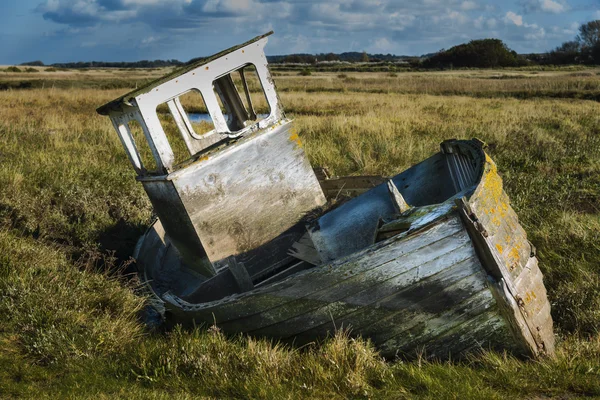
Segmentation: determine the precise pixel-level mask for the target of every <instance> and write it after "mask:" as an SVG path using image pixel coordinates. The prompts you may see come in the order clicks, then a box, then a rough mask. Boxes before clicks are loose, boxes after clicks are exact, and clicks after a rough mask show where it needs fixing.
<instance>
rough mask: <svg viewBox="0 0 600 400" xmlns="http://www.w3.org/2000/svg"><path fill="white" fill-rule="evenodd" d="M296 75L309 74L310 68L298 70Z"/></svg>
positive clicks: (310, 73)
mask: <svg viewBox="0 0 600 400" xmlns="http://www.w3.org/2000/svg"><path fill="white" fill-rule="evenodd" d="M298 75H300V76H311V75H312V72H311V71H310V69H308V68H305V69H303V70H302V71H300V72H298Z"/></svg>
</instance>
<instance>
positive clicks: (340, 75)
mask: <svg viewBox="0 0 600 400" xmlns="http://www.w3.org/2000/svg"><path fill="white" fill-rule="evenodd" d="M337 77H338V78H340V79H346V78H347V77H348V75H346V74H339V75H338V76H337Z"/></svg>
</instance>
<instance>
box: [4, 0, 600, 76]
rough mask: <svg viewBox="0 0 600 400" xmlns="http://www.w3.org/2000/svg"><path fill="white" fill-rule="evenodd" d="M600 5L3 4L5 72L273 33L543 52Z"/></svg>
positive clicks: (496, 0) (303, 42)
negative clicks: (489, 42) (480, 42)
mask: <svg viewBox="0 0 600 400" xmlns="http://www.w3.org/2000/svg"><path fill="white" fill-rule="evenodd" d="M593 19H600V0H506V1H501V0H486V1H484V0H346V1H344V0H329V1H323V2H318V1H312V0H287V1H286V0H0V35H1V36H0V38H1V40H0V64H5V65H6V64H19V63H22V62H27V61H33V60H41V61H43V62H44V63H46V64H51V63H56V62H75V61H137V60H155V59H178V60H181V61H187V60H189V59H191V58H194V57H201V56H207V55H210V54H213V53H216V52H218V51H220V50H223V49H225V48H227V47H230V46H233V45H235V44H238V43H242V42H245V41H246V40H249V39H251V38H253V37H254V36H257V35H260V34H263V33H265V32H268V31H270V30H274V31H275V35H273V36H271V37H270V38H269V43H268V45H267V48H266V52H267V54H268V55H276V54H290V53H328V52H335V53H341V52H345V51H367V52H369V53H384V54H387V53H391V54H397V55H421V54H426V53H431V52H435V51H438V50H440V49H444V48H446V49H447V48H450V47H452V46H454V45H457V44H460V43H464V42H467V41H469V40H472V39H482V38H499V39H502V40H503V41H504V42H505V43H506V44H507V45H508V46H509V47H510V48H512V49H513V50H516V51H517V52H519V53H531V52H544V51H547V50H550V49H552V48H554V47H556V46H558V45H560V44H561V43H563V42H565V41H567V40H572V39H573V38H574V37H575V36H576V35H577V28H578V27H579V26H580V25H581V24H582V23H584V22H587V21H590V20H593Z"/></svg>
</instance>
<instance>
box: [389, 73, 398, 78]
mask: <svg viewBox="0 0 600 400" xmlns="http://www.w3.org/2000/svg"><path fill="white" fill-rule="evenodd" d="M388 76H389V77H390V78H396V77H397V76H398V74H397V73H395V72H390V73H389V74H388Z"/></svg>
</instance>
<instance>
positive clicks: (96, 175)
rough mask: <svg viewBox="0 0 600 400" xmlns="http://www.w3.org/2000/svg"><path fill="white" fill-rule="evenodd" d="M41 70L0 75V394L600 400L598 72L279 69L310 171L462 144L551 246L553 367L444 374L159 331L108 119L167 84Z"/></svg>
mask: <svg viewBox="0 0 600 400" xmlns="http://www.w3.org/2000/svg"><path fill="white" fill-rule="evenodd" d="M40 69H41V70H42V71H41V72H37V73H33V72H30V73H7V72H0V88H1V89H4V90H3V91H0V160H1V164H0V187H1V188H2V190H0V313H1V315H3V317H4V318H3V321H2V322H1V323H0V397H3V398H4V397H17V396H25V397H69V396H70V397H94V398H98V397H100V398H102V397H104V398H109V397H110V398H113V397H123V398H172V397H182V398H193V397H196V396H213V397H217V398H221V397H241V398H244V397H276V398H296V397H310V398H314V397H318V398H335V397H365V398H368V397H374V398H403V397H413V396H414V397H424V398H453V397H456V398H506V397H510V398H519V397H521V398H531V397H540V398H543V397H544V396H563V397H564V398H571V397H577V396H585V395H596V396H599V395H600V338H599V337H598V329H599V327H600V107H599V105H598V103H597V102H596V101H594V100H598V99H600V76H599V75H598V70H595V69H584V70H579V69H578V70H571V69H568V68H564V69H559V70H556V71H531V70H502V71H487V70H486V71H478V70H468V71H467V70H465V71H450V72H431V73H424V72H410V73H397V74H395V75H390V73H344V74H338V73H312V75H310V76H300V75H298V73H297V72H282V71H279V72H276V73H275V80H276V84H277V86H278V89H279V90H280V97H281V98H282V102H283V105H284V107H285V109H286V112H287V114H288V115H289V116H291V117H293V118H294V119H295V120H296V124H297V128H298V131H299V134H300V136H301V137H302V139H303V141H304V143H305V149H306V152H307V154H308V156H309V158H310V160H311V162H312V163H313V164H314V165H324V166H327V167H328V168H329V170H330V171H331V172H332V173H334V174H337V175H346V174H383V175H391V174H395V173H398V172H400V171H402V170H403V169H406V168H407V167H409V166H411V165H412V164H414V163H416V162H418V161H421V160H423V159H424V158H426V157H428V156H429V155H431V154H433V153H434V152H435V151H437V146H438V144H439V142H441V141H442V140H445V139H449V138H471V137H479V138H481V139H482V140H484V141H485V142H487V143H488V145H489V148H488V152H489V153H490V154H491V156H492V158H494V160H495V161H496V162H497V164H498V167H499V170H500V172H501V174H502V176H503V178H504V184H505V189H506V191H507V192H508V194H509V196H510V198H511V200H512V203H513V206H514V208H515V210H516V211H517V213H518V214H519V216H520V219H521V223H522V225H523V226H524V227H525V229H526V231H527V232H528V234H529V238H530V240H531V241H532V242H533V243H534V245H535V246H536V247H537V250H538V257H539V259H540V267H541V269H542V271H543V273H544V275H545V283H546V287H547V289H548V292H549V296H550V300H551V302H552V307H553V309H552V313H553V317H554V320H555V326H556V330H557V333H558V335H559V339H560V340H559V346H558V356H557V358H556V359H554V360H544V361H541V362H538V361H523V360H516V359H513V358H511V357H509V356H506V355H502V354H494V353H484V354H483V355H481V356H478V357H474V358H473V359H472V360H470V361H468V362H462V363H436V362H425V361H414V362H402V361H393V362H384V361H383V360H381V359H380V358H379V357H378V355H377V353H376V352H375V351H374V350H373V349H372V348H371V346H370V345H369V344H368V343H367V342H365V341H362V340H352V339H349V338H348V337H347V336H345V335H344V334H342V333H340V334H338V335H337V336H336V337H335V338H333V339H332V340H329V341H328V342H326V343H324V344H321V345H314V346H311V347H308V348H304V349H300V350H299V349H291V348H289V347H285V346H280V345H275V344H272V343H269V342H267V341H257V340H253V339H247V338H243V337H236V338H226V337H224V336H223V335H222V334H221V333H220V332H218V331H217V330H214V329H210V330H208V331H204V330H197V331H192V332H190V331H183V330H179V329H175V330H174V331H171V332H167V333H165V332H150V331H148V330H147V329H146V328H145V327H143V326H142V325H141V324H140V323H139V322H138V313H139V311H140V310H141V309H142V308H143V306H144V298H143V296H141V295H140V294H139V293H138V284H139V283H138V282H137V281H136V280H135V278H131V276H130V275H128V273H130V272H131V266H130V265H129V261H128V260H129V256H130V254H131V251H132V249H133V246H134V244H135V241H136V240H137V237H138V236H139V235H140V234H141V233H142V232H143V230H144V229H145V228H146V227H147V226H148V224H149V223H150V222H151V220H152V212H151V208H150V204H149V202H148V201H147V199H146V197H145V194H144V192H143V189H142V188H141V186H140V185H139V184H137V183H136V182H135V180H134V173H133V170H132V168H131V167H130V165H129V162H128V161H127V158H126V156H125V153H124V151H123V150H122V148H121V144H120V142H119V140H118V139H117V137H116V134H115V133H114V132H113V130H112V126H111V124H110V121H109V120H108V119H107V118H105V117H100V116H98V115H96V114H95V111H94V110H95V108H96V107H97V106H99V105H101V104H102V103H104V102H106V101H108V100H111V99H112V98H114V97H117V96H118V95H120V94H123V93H124V92H126V91H127V90H130V89H133V88H134V87H135V85H136V84H137V85H141V84H143V82H146V81H147V80H148V79H150V78H151V77H157V76H159V75H160V74H161V73H163V72H165V71H166V70H152V71H145V70H135V71H131V70H127V71H123V70H114V71H113V70H102V71H84V72H70V71H56V72H45V71H44V69H43V68H40ZM19 88H20V89H19ZM184 103H185V102H184ZM184 105H185V106H188V107H191V108H193V107H196V109H194V111H198V112H202V111H203V109H202V106H201V105H194V104H191V103H189V102H188V103H187V104H184ZM259 106H260V107H263V108H264V106H262V105H259Z"/></svg>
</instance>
